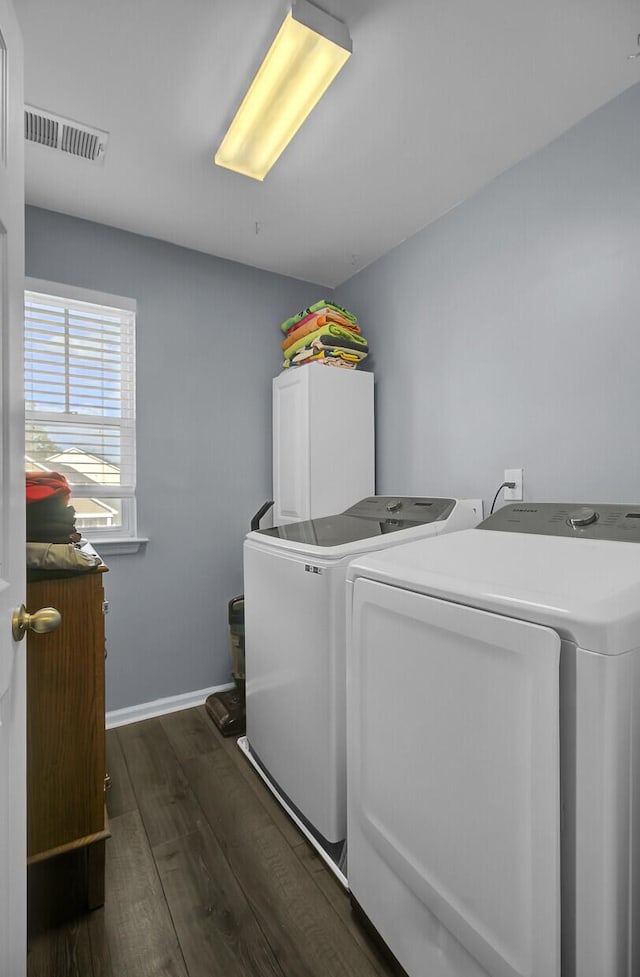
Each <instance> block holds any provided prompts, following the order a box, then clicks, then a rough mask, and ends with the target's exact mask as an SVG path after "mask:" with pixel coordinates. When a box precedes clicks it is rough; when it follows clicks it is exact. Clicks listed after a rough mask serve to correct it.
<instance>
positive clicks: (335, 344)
mask: <svg viewBox="0 0 640 977" xmlns="http://www.w3.org/2000/svg"><path fill="white" fill-rule="evenodd" d="M361 338H363V337H361V336H356V337H355V338H354V339H347V338H346V337H341V338H340V339H339V340H338V341H336V337H335V336H331V335H327V334H326V333H324V334H323V335H322V336H317V337H316V338H315V339H314V340H313V342H312V343H311V348H312V349H346V350H357V352H359V353H363V354H364V355H365V356H366V354H367V353H368V352H369V344H368V343H367V341H366V340H365V341H364V343H359V342H357V340H358V339H361Z"/></svg>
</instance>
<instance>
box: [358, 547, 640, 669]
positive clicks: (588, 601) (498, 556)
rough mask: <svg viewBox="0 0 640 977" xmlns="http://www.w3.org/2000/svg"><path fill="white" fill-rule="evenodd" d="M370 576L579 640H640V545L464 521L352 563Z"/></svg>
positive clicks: (603, 646) (591, 644)
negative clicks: (481, 527) (464, 525)
mask: <svg viewBox="0 0 640 977" xmlns="http://www.w3.org/2000/svg"><path fill="white" fill-rule="evenodd" d="M358 577H366V578H368V579H371V580H379V581H381V582H383V583H387V584H390V585H391V586H394V587H402V588H405V589H408V590H412V591H416V592H418V593H423V594H431V595H433V596H435V597H441V598H444V599H445V600H452V601H455V602H456V603H459V604H466V605H468V606H470V607H479V608H484V609H487V610H490V611H495V612H496V613H499V614H504V615H506V616H507V617H514V618H519V619H520V620H524V621H532V622H533V623H536V624H542V625H547V626H549V627H552V628H554V629H555V630H556V631H557V632H558V633H559V634H560V635H561V636H562V637H563V638H568V639H569V640H573V641H575V642H576V643H577V644H578V645H579V646H580V647H581V648H584V649H586V650H589V651H594V652H598V653H600V654H605V655H619V654H623V653H624V652H626V651H630V650H631V649H634V648H639V647H640V546H633V545H629V544H628V543H621V542H614V541H610V540H594V539H586V538H567V537H564V536H562V537H555V536H542V535H532V534H527V533H520V532H519V533H510V532H479V531H478V530H477V529H466V530H462V531H461V532H457V533H449V534H445V535H443V536H437V537H436V538H434V539H430V540H429V541H428V542H427V544H426V545H425V543H424V541H422V540H416V541H415V542H412V543H407V544H401V545H400V546H394V547H391V548H389V549H388V550H384V551H381V552H379V553H374V554H371V555H369V556H362V557H359V558H358V559H356V560H355V561H354V562H353V563H352V564H350V566H349V568H348V571H347V579H348V580H355V579H356V578H358Z"/></svg>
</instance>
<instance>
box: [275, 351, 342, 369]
mask: <svg viewBox="0 0 640 977" xmlns="http://www.w3.org/2000/svg"><path fill="white" fill-rule="evenodd" d="M304 363H305V364H307V363H319V364H320V365H321V366H339V367H342V368H343V369H345V370H355V369H356V367H357V365H358V362H357V361H355V360H353V361H352V360H344V359H342V358H341V357H338V356H330V355H329V354H328V353H327V352H326V350H322V351H321V352H320V353H315V354H314V355H313V356H310V357H309V359H307V360H304ZM282 365H283V367H284V368H285V370H288V369H289V368H290V367H291V369H292V370H295V369H296V367H299V366H302V363H294V362H293V360H285V361H284V363H283V364H282Z"/></svg>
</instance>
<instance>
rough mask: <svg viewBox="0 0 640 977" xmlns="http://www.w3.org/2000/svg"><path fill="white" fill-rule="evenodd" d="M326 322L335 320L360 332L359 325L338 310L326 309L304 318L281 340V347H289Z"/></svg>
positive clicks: (353, 330) (351, 329)
mask: <svg viewBox="0 0 640 977" xmlns="http://www.w3.org/2000/svg"><path fill="white" fill-rule="evenodd" d="M328 322H335V323H337V325H339V326H344V327H345V328H346V329H349V330H350V331H351V332H360V326H358V325H357V324H354V323H353V322H349V320H348V319H345V318H344V316H341V315H340V313H339V312H332V311H331V310H329V309H327V310H326V311H325V312H323V313H321V314H320V313H319V314H318V315H316V316H310V317H309V318H308V319H306V320H305V322H304V325H302V326H299V327H298V329H294V330H293V331H292V332H290V333H288V334H287V338H286V339H285V340H284V341H283V342H282V348H283V349H284V350H286V349H289V347H290V346H293V344H294V343H295V342H297V341H298V340H299V339H302V338H303V337H304V336H308V335H309V333H311V332H315V331H316V329H320V328H321V326H326V324H327V323H328Z"/></svg>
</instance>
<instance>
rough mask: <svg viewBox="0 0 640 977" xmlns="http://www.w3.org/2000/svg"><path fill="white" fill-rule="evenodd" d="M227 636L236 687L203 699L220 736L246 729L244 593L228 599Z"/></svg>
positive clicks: (255, 523) (255, 520) (254, 524)
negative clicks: (229, 642) (228, 637)
mask: <svg viewBox="0 0 640 977" xmlns="http://www.w3.org/2000/svg"><path fill="white" fill-rule="evenodd" d="M272 505H273V500H271V499H269V500H268V501H267V502H264V503H263V504H262V505H261V506H260V508H259V509H258V511H257V512H256V514H255V515H254V516H253V517H252V519H251V530H252V532H253V531H254V530H256V529H258V528H259V526H260V520H261V519H262V517H263V516H264V515H265V513H267V512H268V511H269V509H270V508H271V506H272ZM229 636H230V639H231V674H232V675H233V680H234V682H235V683H236V687H235V689H227V691H226V692H214V693H212V695H210V696H209V697H208V698H207V700H206V701H205V706H206V709H207V712H208V714H209V715H210V716H211V718H212V719H213V721H214V723H215V724H216V726H217V727H218V729H219V730H220V732H221V733H222V735H223V736H241V735H242V734H243V733H244V732H245V730H246V712H245V703H246V697H245V676H244V594H240V596H239V597H232V598H231V600H230V601H229Z"/></svg>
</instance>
